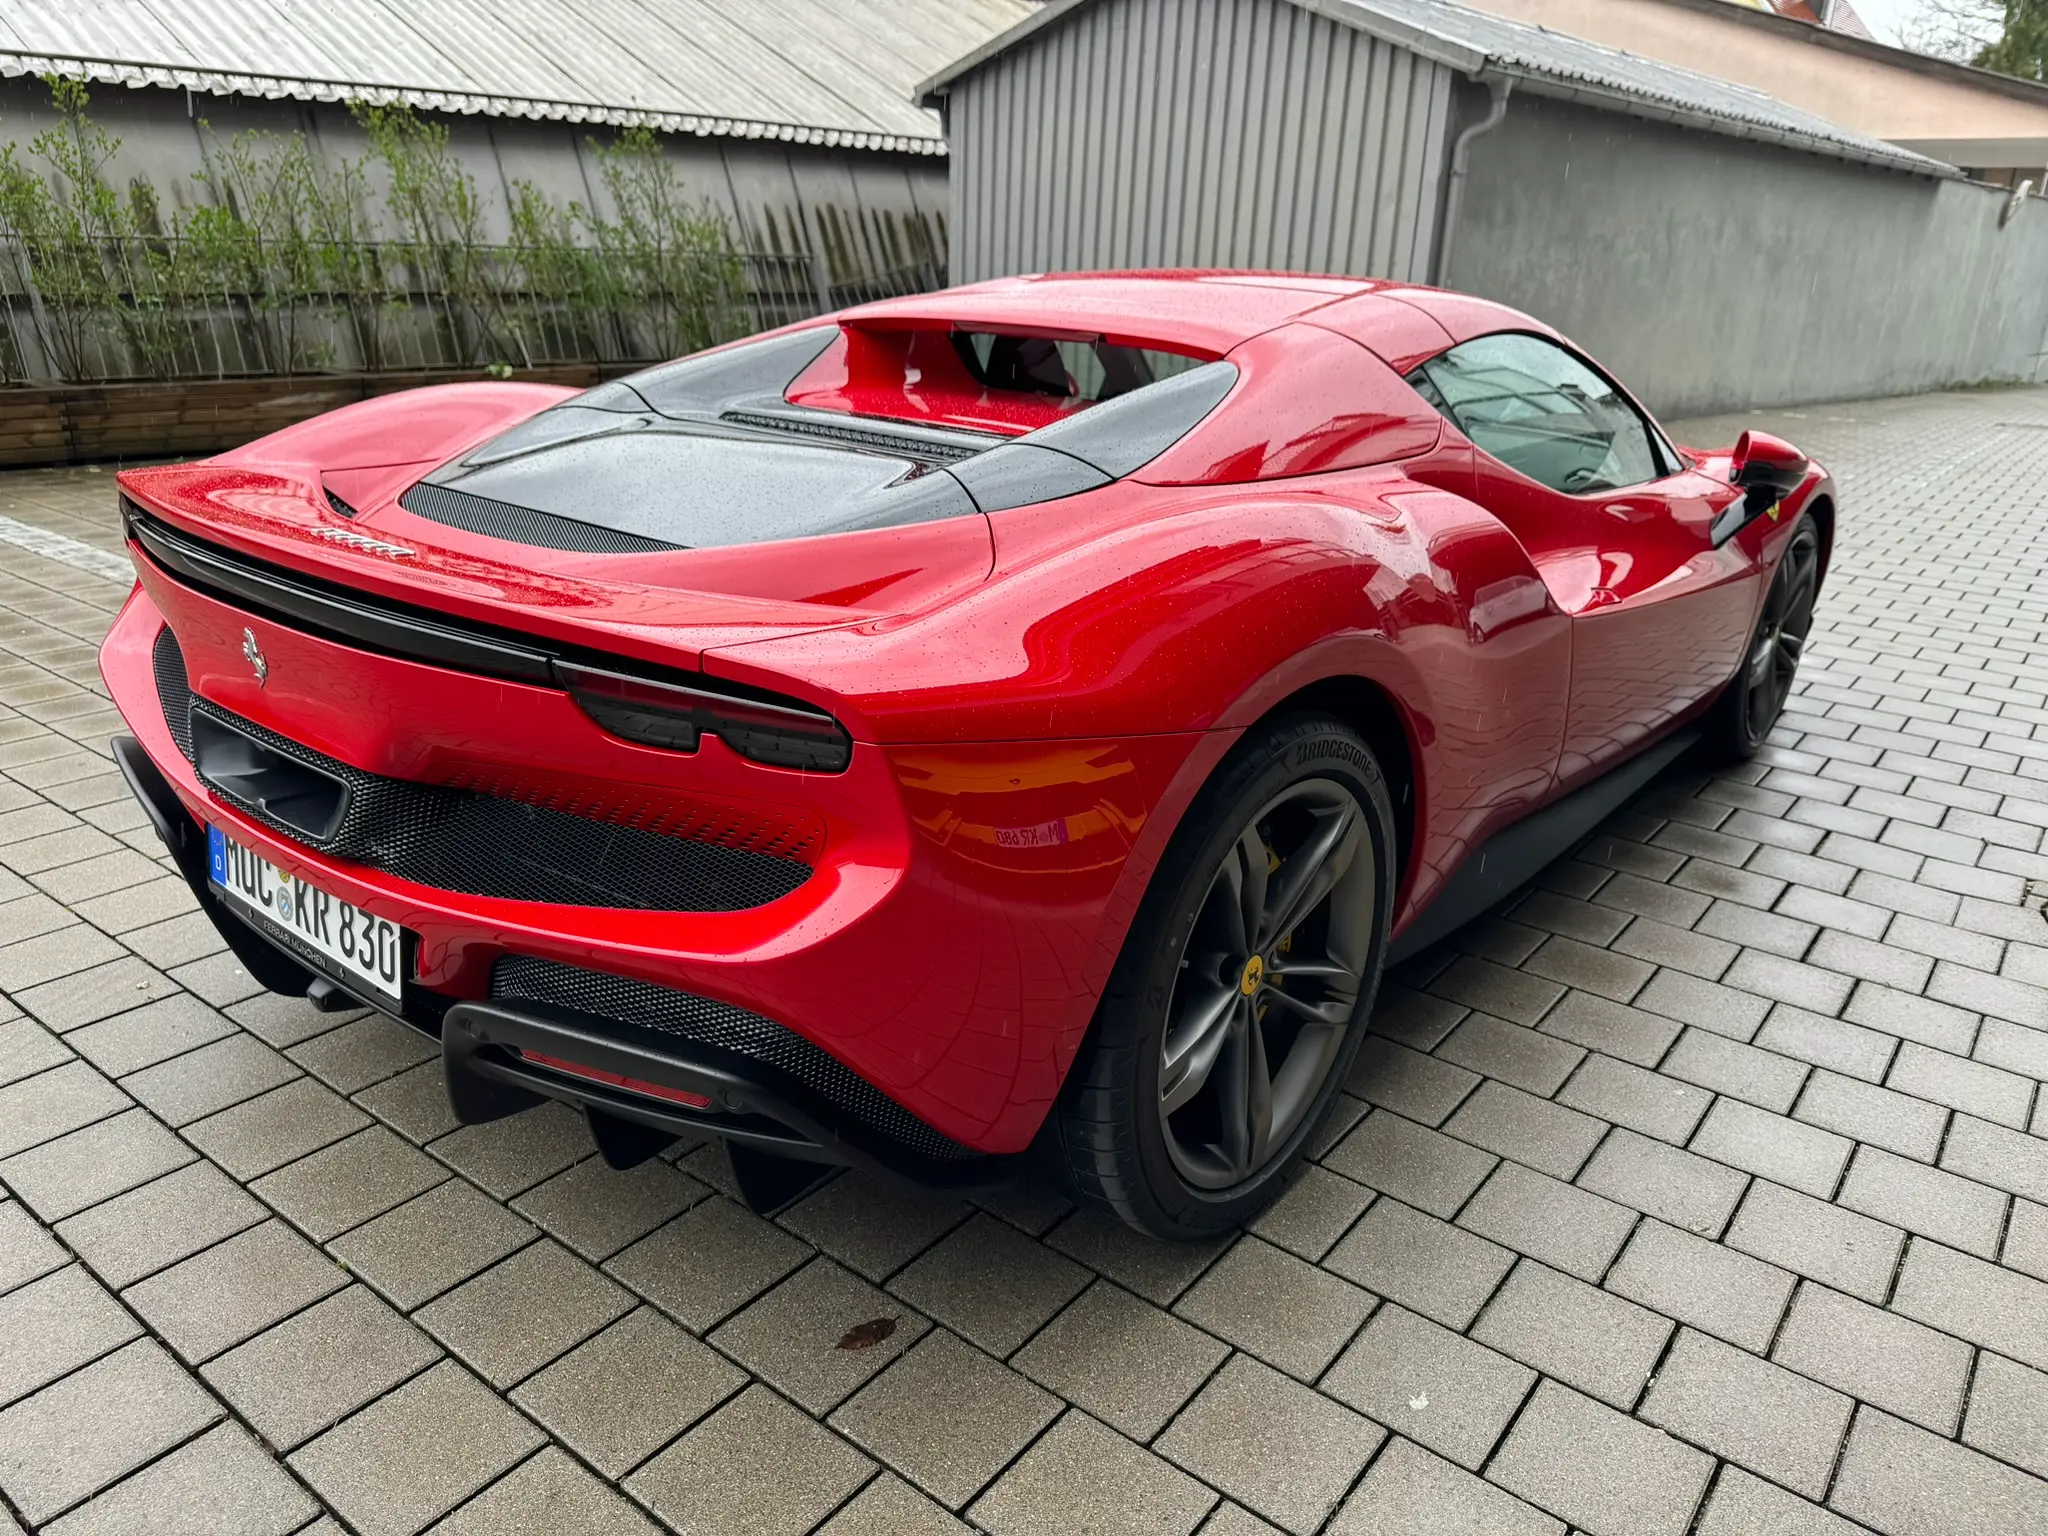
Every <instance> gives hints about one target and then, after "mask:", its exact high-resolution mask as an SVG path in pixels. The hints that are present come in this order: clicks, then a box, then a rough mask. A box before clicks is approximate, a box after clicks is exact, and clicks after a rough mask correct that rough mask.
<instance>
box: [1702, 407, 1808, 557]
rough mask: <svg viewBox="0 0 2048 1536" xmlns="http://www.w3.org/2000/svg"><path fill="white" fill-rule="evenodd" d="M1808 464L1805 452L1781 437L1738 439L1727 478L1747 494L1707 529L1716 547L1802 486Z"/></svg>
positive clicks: (1765, 434) (1764, 434)
mask: <svg viewBox="0 0 2048 1536" xmlns="http://www.w3.org/2000/svg"><path fill="white" fill-rule="evenodd" d="M1806 465H1807V460H1806V455H1805V454H1803V453H1801V452H1800V451H1799V450H1798V449H1797V448H1794V447H1793V446H1792V445H1791V444H1790V443H1788V442H1786V441H1785V440H1784V439H1783V438H1782V437H1773V436H1771V434H1770V433H1768V432H1745V433H1743V434H1742V436H1741V437H1739V438H1737V439H1736V440H1735V456H1734V460H1733V462H1732V464H1731V465H1730V466H1729V475H1728V479H1729V482H1730V483H1731V484H1733V485H1737V486H1740V487H1741V488H1742V490H1743V492H1744V495H1743V498H1742V500H1740V501H1737V502H1731V503H1730V504H1729V505H1728V507H1727V508H1726V510H1724V511H1723V512H1722V513H1721V515H1720V516H1719V517H1717V518H1715V519H1714V526H1713V527H1712V528H1710V529H1709V530H1708V531H1707V537H1708V539H1709V540H1710V541H1711V542H1712V544H1713V546H1714V547H1715V548H1716V549H1719V548H1720V547H1721V546H1722V545H1723V544H1726V543H1727V542H1728V541H1729V540H1730V539H1732V538H1734V537H1735V535H1736V534H1738V533H1740V532H1742V530H1743V529H1745V528H1747V527H1748V526H1749V525H1750V524H1751V523H1753V522H1755V521H1756V520H1757V519H1758V518H1760V517H1762V516H1763V515H1764V514H1765V513H1766V512H1771V511H1775V510H1776V509H1777V505H1778V503H1779V502H1781V501H1783V500H1784V499H1785V498H1786V497H1787V496H1789V495H1791V494H1792V493H1793V492H1794V491H1796V490H1797V489H1799V485H1800V482H1801V481H1803V480H1804V479H1805V478H1806Z"/></svg>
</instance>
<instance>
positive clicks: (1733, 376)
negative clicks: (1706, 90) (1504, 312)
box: [1446, 92, 2048, 416]
mask: <svg viewBox="0 0 2048 1536" xmlns="http://www.w3.org/2000/svg"><path fill="white" fill-rule="evenodd" d="M1473 106H1474V104H1473V103H1472V102H1471V101H1470V100H1469V99H1468V100H1467V101H1466V102H1465V103H1463V106H1462V110H1464V111H1468V112H1469V111H1471V110H1473ZM2005 201H2006V198H2005V194H2004V193H2002V192H1999V191H1996V190H1994V189H1991V188H1988V187H1983V186H1978V185H1975V184H1972V183H1969V182H1960V181H1931V180H1926V179H1923V178H1921V177H1916V176H1906V175H1902V174H1899V173H1896V172H1890V171H1881V170H1876V169H1873V168H1869V167H1865V166H1860V165H1855V164H1850V163H1847V162H1843V161H1838V160H1829V159H1823V158H1821V157H1819V156H1815V155H1807V154H1802V153H1799V152H1797V151H1793V150H1786V149H1779V148H1776V147H1774V146H1770V145H1763V144H1751V143H1746V142H1744V141H1742V140H1738V139H1730V138H1725V137H1722V136H1719V135H1714V134H1702V133H1694V132H1690V131H1688V130H1685V129H1681V128H1674V127H1668V126H1665V125H1662V124H1657V123H1650V122H1644V121H1641V120H1638V119H1633V118H1627V117H1621V116H1617V115H1615V114H1613V113H1608V112H1600V111H1595V110H1592V109H1589V108H1585V107H1580V106H1575V105H1571V104H1568V103H1564V102H1559V101H1554V100H1548V99H1544V98H1541V97H1536V96H1532V95H1528V94H1526V93H1521V92H1518V93H1517V94H1516V95H1515V96H1514V97H1513V98H1511V101H1510V104H1509V108H1508V115H1507V119H1506V121H1505V122H1504V123H1503V124H1502V125H1501V127H1500V128H1498V129H1496V130H1495V131H1494V132H1492V133H1490V134H1488V135H1486V136H1485V137H1483V138H1481V139H1479V140H1477V141H1476V142H1475V143H1474V144H1473V146H1472V158H1471V178H1470V182H1469V184H1468V187H1467V190H1466V194H1465V204H1464V212H1463V215H1462V217H1461V218H1460V221H1459V226H1458V229H1457V231H1456V233H1455V234H1454V235H1453V237H1452V240H1453V244H1452V250H1451V257H1450V271H1449V273H1448V275H1447V279H1446V283H1447V286H1450V287H1453V288H1462V289H1465V290H1467V291H1469V292H1472V293H1477V294H1481V295H1483V296H1485V297H1487V298H1492V299H1498V300H1500V301H1501V302H1503V303H1507V304H1512V305H1514V306H1515V307H1517V308H1518V309H1523V310H1526V311H1528V312H1529V313H1531V314H1533V315H1536V316H1538V317H1540V318H1541V319H1543V320H1544V321H1545V322H1547V323H1549V324H1551V325H1554V326H1556V327H1557V328H1558V329H1560V330H1562V331H1564V332H1565V333H1566V334H1567V335H1569V336H1571V337H1573V338H1574V339H1575V340H1576V341H1578V342H1579V343H1580V344H1581V345H1583V346H1584V347H1585V348H1586V349H1587V350H1588V351H1589V352H1591V353H1592V354H1593V355H1594V356H1596V357H1598V358H1600V359H1601V360H1602V361H1603V362H1604V363H1606V364H1607V365H1608V366H1609V367H1611V368H1612V369H1613V370H1614V372H1615V373H1616V374H1617V375H1618V376H1620V377H1621V378H1622V379H1623V380H1624V381H1625V382H1627V383H1628V384H1629V385H1630V387H1631V388H1633V389H1635V390H1637V391H1638V392H1639V393H1640V394H1641V395H1642V396H1643V398H1644V400H1645V402H1646V403H1648V404H1649V405H1650V406H1651V408H1652V409H1654V410H1656V411H1658V412H1659V413H1660V414H1668V415H1674V416H1676V415H1706V414H1710V413H1713V412H1718V411H1726V410H1738V409H1744V408H1751V407H1761V406H1772V405H1790V404H1794V403H1796V402H1801V401H1815V400H1844V399H1855V398H1859V397H1865V396H1872V395H1895V394H1908V393H1912V392H1915V391H1919V390H1928V389H1939V388H1943V387H1946V386H1950V385H1958V384H1977V383H1983V382H1991V381H2030V382H2031V381H2035V380H2038V379H2040V378H2042V377H2043V376H2044V373H2043V357H2042V351H2043V348H2044V347H2048V203H2044V202H2043V201H2042V200H2041V199H2038V198H2029V199H2027V200H2026V201H2025V202H2024V203H2023V204H2022V205H2021V206H2020V207H2019V208H2018V210H2017V212H2016V214H2015V216H2014V217H2013V219H2012V220H2011V222H2010V223H2009V224H2007V225H2006V226H2005V227H2004V228H2000V226H1999V215H2000V212H2001V210H2002V209H2003V207H2004V206H2005Z"/></svg>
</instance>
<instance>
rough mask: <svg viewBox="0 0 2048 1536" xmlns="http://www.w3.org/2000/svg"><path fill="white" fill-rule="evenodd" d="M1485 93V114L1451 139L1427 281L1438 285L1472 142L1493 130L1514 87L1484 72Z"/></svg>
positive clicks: (1444, 273) (1445, 274) (1445, 269)
mask: <svg viewBox="0 0 2048 1536" xmlns="http://www.w3.org/2000/svg"><path fill="white" fill-rule="evenodd" d="M1485 79H1486V94H1487V97H1488V98H1489V105H1488V107H1487V109H1486V116H1484V117H1482V118H1481V119H1479V121H1478V122H1476V123H1471V124H1468V125H1467V126H1466V127H1465V128H1464V129H1463V130H1462V131H1461V132H1460V133H1459V134H1458V137H1457V138H1456V139H1454V140H1453V141H1452V143H1451V176H1450V186H1449V188H1448V190H1447V191H1446V192H1445V194H1444V223H1443V232H1442V234H1441V236H1440V237H1439V238H1438V240H1437V243H1436V260H1435V261H1434V262H1433V263H1432V264H1431V269H1430V279H1429V280H1430V281H1431V282H1432V283H1434V284H1436V286H1438V287H1439V288H1441V287H1442V286H1443V285H1444V283H1445V282H1446V281H1447V280H1448V279H1449V277H1450V275H1451V243H1452V241H1453V240H1454V239H1455V238H1456V236H1457V233H1458V216H1459V214H1460V213H1462V212H1463V211H1464V207H1465V178H1466V175H1467V174H1468V173H1469V172H1470V170H1471V167H1472V142H1473V140H1475V139H1478V138H1481V137H1483V136H1484V135H1486V134H1489V133H1491V132H1493V130H1494V129H1496V128H1498V127H1499V126H1500V124H1501V119H1502V118H1504V117H1506V116H1507V114H1508V96H1509V94H1510V93H1511V92H1512V91H1513V90H1514V88H1515V82H1514V81H1513V80H1511V79H1509V78H1508V77H1507V76H1506V75H1488V76H1486V77H1485Z"/></svg>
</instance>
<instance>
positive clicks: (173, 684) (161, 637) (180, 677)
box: [150, 624, 192, 762]
mask: <svg viewBox="0 0 2048 1536" xmlns="http://www.w3.org/2000/svg"><path fill="white" fill-rule="evenodd" d="M150 660H151V661H152V662H153V663H154V664H155V667H156V697H157V702H158V703H160V704H162V705H163V707H164V724H165V725H167V726H169V727H170V728H171V740H173V741H175V742H176V743H177V744H178V750H179V751H180V752H182V753H184V754H185V760H186V761H187V762H190V761H191V759H192V683H191V680H190V679H189V678H188V677H187V676H186V675H185V653H184V652H183V651H181V650H179V649H178V637H177V636H176V635H174V634H172V633H171V626H170V625H168V624H166V625H165V626H164V627H163V628H162V629H160V630H158V631H157V632H156V645H155V647H154V648H153V649H152V650H151V652H150Z"/></svg>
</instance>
